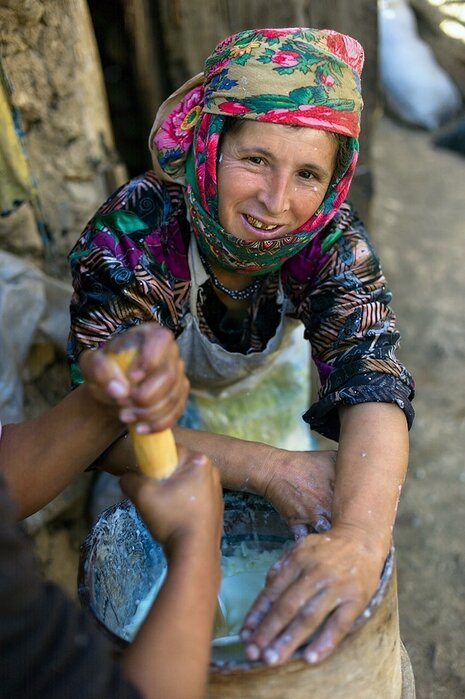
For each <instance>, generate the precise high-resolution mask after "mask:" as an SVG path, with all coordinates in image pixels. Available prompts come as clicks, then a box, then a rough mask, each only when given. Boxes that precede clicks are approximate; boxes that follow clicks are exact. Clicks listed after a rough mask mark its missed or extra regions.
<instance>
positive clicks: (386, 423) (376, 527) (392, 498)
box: [333, 403, 409, 560]
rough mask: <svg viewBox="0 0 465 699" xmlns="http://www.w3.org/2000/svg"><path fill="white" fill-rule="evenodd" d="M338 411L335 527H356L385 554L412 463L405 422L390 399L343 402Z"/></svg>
mask: <svg viewBox="0 0 465 699" xmlns="http://www.w3.org/2000/svg"><path fill="white" fill-rule="evenodd" d="M340 416H341V434H340V440H339V451H338V456H337V460H336V474H337V475H336V486H335V492H334V503H333V527H335V526H339V527H348V528H352V529H353V530H354V532H356V531H357V530H358V531H359V532H360V533H361V534H362V535H363V536H364V537H368V541H369V543H370V545H371V546H373V547H374V550H375V551H377V552H379V555H380V557H385V555H386V554H387V551H388V549H389V546H390V543H391V538H392V529H393V526H394V521H395V517H396V512H397V505H398V501H399V497H400V492H401V489H402V484H403V482H404V479H405V474H406V471H407V466H408V453H409V447H408V430H407V422H406V420H405V416H404V414H403V412H402V411H401V410H400V408H399V407H398V406H396V405H394V404H390V403H363V404H360V405H356V406H351V407H343V408H341V410H340ZM383 560H384V558H383Z"/></svg>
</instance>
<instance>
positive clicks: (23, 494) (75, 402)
mask: <svg viewBox="0 0 465 699" xmlns="http://www.w3.org/2000/svg"><path fill="white" fill-rule="evenodd" d="M127 332H130V333H137V334H138V335H139V336H140V338H141V348H142V349H141V354H140V356H139V359H138V360H137V363H136V364H135V366H134V377H135V378H134V381H135V385H134V386H130V385H129V383H128V380H127V379H126V377H125V376H124V374H123V372H122V371H121V370H120V369H118V367H116V366H115V365H114V364H113V363H112V362H111V361H110V360H109V359H108V358H107V357H106V355H105V353H104V352H103V351H102V350H89V351H87V352H85V353H84V354H83V356H82V358H81V368H82V373H83V376H84V378H85V383H84V384H83V385H82V386H79V387H78V388H77V389H75V390H74V391H73V392H72V393H70V394H68V395H67V396H66V397H65V398H64V399H63V400H62V401H61V402H60V403H59V404H58V405H56V406H54V407H53V408H51V409H50V410H48V411H47V412H45V413H44V414H42V415H40V416H39V417H37V418H35V419H33V420H29V421H27V422H23V423H18V424H11V425H5V426H4V428H3V436H2V439H1V441H0V473H1V474H2V475H3V476H4V478H5V480H6V482H7V485H8V488H9V490H10V493H11V495H12V497H13V499H14V500H15V501H16V502H17V505H18V509H19V513H18V514H19V516H20V517H21V518H23V517H26V516H27V515H29V514H31V513H33V512H35V511H36V510H38V509H40V508H41V507H43V506H44V505H45V504H46V503H47V502H49V501H50V500H51V499H52V498H54V497H55V496H56V495H58V493H60V492H61V491H62V490H63V488H64V487H65V486H66V485H68V483H70V482H71V481H72V480H73V478H75V477H76V476H77V475H78V474H79V473H81V472H82V471H84V469H85V468H87V466H89V465H90V464H91V463H92V462H93V461H94V460H95V459H96V458H97V457H98V456H99V455H100V454H101V453H102V451H104V450H105V449H106V448H107V447H108V446H109V445H110V444H111V443H112V442H113V441H114V440H115V439H117V437H118V436H120V435H121V434H122V433H123V431H124V425H122V424H121V421H122V422H126V423H127V422H137V423H138V425H139V426H140V427H141V429H142V430H144V431H149V430H154V429H156V430H161V429H164V428H166V427H171V426H172V425H173V424H174V422H175V421H176V419H177V418H178V417H179V416H180V415H181V414H182V410H183V408H184V404H185V400H186V397H187V392H188V382H187V379H186V378H185V376H184V371H183V364H182V361H181V360H180V358H179V353H178V350H177V346H176V343H175V340H174V337H173V335H172V333H171V332H170V331H168V330H166V329H165V328H162V327H161V326H159V325H158V324H156V323H148V324H146V325H144V326H140V327H138V328H134V329H131V330H128V331H127ZM110 343H111V340H110ZM120 420H121V421H120Z"/></svg>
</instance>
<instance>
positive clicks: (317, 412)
mask: <svg viewBox="0 0 465 699" xmlns="http://www.w3.org/2000/svg"><path fill="white" fill-rule="evenodd" d="M319 245H321V251H320V256H319V260H320V261H319V268H318V271H317V274H316V275H315V276H314V279H313V283H312V285H311V288H310V290H309V292H308V294H307V297H306V299H305V301H304V303H303V304H302V306H301V319H302V320H303V322H304V324H305V328H306V336H307V337H308V339H309V340H310V342H311V345H312V356H313V360H314V362H315V365H316V367H317V369H318V373H319V378H320V385H321V388H320V391H319V400H318V401H317V402H315V403H314V404H313V405H312V406H311V407H310V409H309V410H308V411H307V413H306V414H305V415H304V420H305V421H306V422H308V423H309V424H310V426H311V427H312V429H314V430H316V431H318V432H320V433H321V434H323V435H325V436H327V437H329V438H331V439H338V437H339V417H338V410H337V408H338V406H339V405H341V404H343V405H355V404H357V403H367V402H384V403H386V402H387V403H396V404H397V405H398V406H399V407H400V408H401V409H402V410H403V411H404V413H405V416H406V419H407V423H408V425H409V427H410V426H411V424H412V421H413V417H414V411H413V408H412V405H411V400H412V398H413V395H414V382H413V379H412V377H411V375H410V373H409V372H408V370H407V369H406V368H405V367H404V366H403V365H402V364H401V362H400V361H399V360H398V359H397V357H396V349H397V348H398V346H399V341H400V334H399V332H398V330H397V328H396V316H395V314H394V311H393V310H392V308H391V306H390V302H391V298H392V294H391V293H390V291H389V290H388V288H387V284H386V279H385V277H384V274H383V272H382V269H381V266H380V263H379V259H378V256H377V254H376V251H375V250H374V248H373V245H372V243H371V242H370V240H369V238H368V235H367V233H366V231H365V229H364V227H363V225H362V224H361V223H360V222H359V221H358V220H357V219H356V218H355V216H354V215H353V214H352V213H351V211H350V209H348V208H347V209H346V210H345V211H343V212H342V213H341V216H339V217H338V220H337V221H336V222H335V224H334V226H333V228H332V230H331V231H330V232H329V234H328V235H327V237H326V238H323V239H322V240H321V241H320V242H319Z"/></svg>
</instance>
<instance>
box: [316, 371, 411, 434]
mask: <svg viewBox="0 0 465 699" xmlns="http://www.w3.org/2000/svg"><path fill="white" fill-rule="evenodd" d="M412 398H413V391H412V389H411V387H410V386H406V385H405V384H404V383H402V381H400V380H399V379H397V378H396V377H395V376H391V375H390V374H376V373H370V374H363V375H362V376H357V377H354V379H352V380H351V381H350V382H349V383H346V384H344V385H343V386H341V387H340V388H338V389H337V390H336V391H333V392H332V393H329V394H328V395H326V396H324V398H321V399H320V400H319V401H318V402H317V403H314V404H313V405H312V406H311V408H310V409H309V410H307V412H306V413H305V415H304V416H303V419H304V420H305V422H307V423H308V424H309V425H310V427H311V429H312V430H315V432H319V433H320V434H322V435H323V436H324V437H328V438H329V439H333V440H335V441H338V440H339V431H340V422H339V413H338V407H339V406H340V405H358V404H359V403H396V404H397V405H398V406H399V408H400V409H401V410H402V411H403V412H404V415H405V418H406V420H407V425H408V429H410V428H411V426H412V423H413V418H414V416H415V412H414V410H413V407H412V403H411V399H412Z"/></svg>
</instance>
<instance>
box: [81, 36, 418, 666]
mask: <svg viewBox="0 0 465 699" xmlns="http://www.w3.org/2000/svg"><path fill="white" fill-rule="evenodd" d="M362 64H363V51H362V48H361V47H360V45H359V44H358V43H357V42H356V41H355V40H354V39H351V38H350V37H347V36H344V35H341V34H339V33H337V32H334V31H330V30H314V29H303V28H296V29H265V30H248V31H244V32H240V33H239V34H236V35H234V36H232V37H229V38H227V39H226V40H225V41H223V42H221V43H220V44H219V45H218V46H217V47H216V49H215V50H214V52H213V53H212V55H211V56H210V57H209V58H208V59H207V61H206V64H205V73H204V75H201V76H197V77H196V78H194V79H192V80H191V81H189V82H188V83H187V84H186V85H185V86H183V87H182V88H180V89H179V90H178V91H177V92H176V93H174V95H173V96H172V97H171V98H169V99H168V100H167V101H166V102H165V103H164V105H162V107H161V109H160V111H159V114H158V115H157V119H156V121H155V124H154V128H153V130H152V133H151V136H150V147H151V150H152V153H153V160H154V171H153V172H152V171H151V172H148V173H146V174H145V175H143V176H141V177H138V178H135V179H134V180H132V181H131V182H130V183H128V184H127V185H125V186H124V187H122V188H121V189H120V190H119V191H118V192H117V193H115V194H114V195H112V196H111V197H110V199H109V200H108V201H107V202H106V203H105V204H104V205H103V207H102V208H101V209H100V210H99V212H98V213H97V215H96V216H95V217H94V218H93V220H92V221H91V222H90V224H89V225H88V226H87V228H86V230H85V231H84V233H83V235H82V237H81V239H80V240H79V242H78V243H77V245H76V246H75V248H74V250H73V252H72V254H71V257H70V260H71V267H72V271H73V280H74V289H75V293H74V295H73V300H72V304H71V314H72V326H71V338H70V346H69V354H70V359H71V361H72V362H75V361H76V358H77V357H78V356H79V353H80V352H81V351H82V349H83V348H84V347H87V346H93V345H96V344H98V343H100V342H104V341H106V339H107V338H108V337H109V336H111V335H112V334H113V333H115V332H118V331H120V330H121V329H122V328H124V327H127V326H128V325H131V324H135V323H142V322H144V321H146V320H149V319H151V318H156V319H157V320H158V321H159V322H160V323H161V324H163V325H165V326H167V327H169V328H171V329H172V330H173V332H174V333H175V335H176V338H177V343H178V346H179V348H180V352H181V355H182V357H183V359H184V361H185V363H186V371H187V374H188V376H189V379H190V382H191V387H192V391H191V394H192V395H193V396H194V400H193V401H192V405H191V408H192V410H191V411H190V412H189V411H188V414H187V416H185V417H186V421H185V423H184V424H187V425H189V426H191V427H200V429H201V431H194V432H192V431H191V430H189V429H186V428H181V427H180V428H178V429H177V439H178V440H179V441H181V442H182V443H184V444H186V445H189V444H195V445H196V448H198V449H200V450H201V451H204V452H205V453H207V454H208V455H209V456H210V457H211V458H212V459H213V460H214V461H215V462H216V463H217V464H218V465H219V467H220V471H221V475H222V482H223V485H224V486H225V487H228V488H236V489H245V490H250V491H252V492H256V493H258V494H262V495H264V496H265V497H267V498H268V499H269V500H270V501H271V502H272V503H273V504H274V505H275V506H276V507H277V508H278V509H279V510H280V511H281V513H282V514H283V515H284V516H286V517H287V518H288V520H289V522H290V523H291V525H293V526H294V527H295V530H296V533H298V534H299V535H300V537H301V538H300V539H299V542H298V545H297V546H295V547H294V548H293V549H292V550H291V551H290V552H289V553H288V554H286V555H285V557H284V558H283V559H282V560H281V561H280V562H279V563H278V564H277V565H276V566H275V567H274V568H273V569H272V570H271V571H270V573H269V576H268V579H267V582H266V586H265V589H264V591H263V593H262V594H261V595H260V596H259V598H258V600H257V601H256V603H255V604H254V605H253V607H252V609H251V610H250V613H249V614H248V615H247V617H246V619H245V622H244V627H243V631H242V638H243V640H244V642H245V644H246V652H247V655H248V657H249V658H250V659H258V658H261V659H263V660H264V661H265V662H267V663H270V664H273V663H280V662H283V661H284V660H286V659H287V658H288V657H289V656H290V654H291V653H292V652H293V651H294V650H295V648H297V647H298V646H299V645H301V644H302V643H303V642H304V641H305V639H306V638H307V637H308V636H309V635H310V634H311V633H312V632H313V631H315V630H316V629H317V627H319V626H320V629H319V633H318V634H317V635H316V638H315V639H314V640H313V641H312V642H311V643H309V644H307V646H306V649H305V657H306V659H307V660H308V661H309V662H319V661H321V660H322V659H324V658H325V657H326V656H327V655H329V653H331V652H332V650H333V649H334V648H335V646H336V645H337V643H338V642H339V641H340V640H341V638H343V637H344V636H345V635H346V633H347V632H348V631H349V629H350V628H351V626H352V624H353V622H354V620H355V619H356V618H357V616H358V615H359V614H360V613H361V612H362V611H363V609H364V608H365V607H366V605H367V603H368V601H369V599H370V596H371V595H372V594H373V592H374V590H375V588H376V586H377V583H378V581H379V576H380V572H381V569H382V566H383V562H384V560H385V558H386V555H387V553H388V550H389V547H390V543H391V535H392V527H393V523H394V519H395V512H396V507H397V501H398V497H399V493H400V489H401V486H402V483H403V480H404V477H405V472H406V468H407V460H408V437H407V430H408V426H409V425H410V424H411V421H412V419H413V411H412V408H411V404H410V399H411V398H412V396H413V382H412V380H411V377H410V375H409V374H408V372H407V371H406V369H405V368H404V367H402V366H401V365H400V363H399V362H398V361H397V359H396V357H395V348H396V346H397V344H398V340H399V335H398V332H397V331H396V328H395V317H394V315H393V312H392V310H391V309H390V307H389V305H388V304H389V301H390V298H391V295H390V293H389V292H388V291H387V289H386V283H385V279H384V277H383V274H382V271H381V269H380V266H379V262H378V259H377V257H376V254H375V252H374V250H373V248H372V246H371V244H370V242H369V240H368V237H367V234H366V232H365V230H364V228H363V225H362V224H361V222H360V221H359V220H358V219H357V217H356V215H355V213H354V212H353V211H352V209H351V207H350V205H349V204H347V203H345V197H346V195H347V192H348V188H349V185H350V181H351V178H352V175H353V172H354V168H355V165H356V162H357V154H358V140H357V137H358V134H359V127H360V112H361V109H362V99H361V95H360V72H361V69H362ZM296 325H298V326H300V327H303V329H304V333H305V338H306V339H307V340H308V341H310V344H311V349H312V355H313V360H314V363H315V365H316V367H317V369H318V372H319V377H320V381H321V389H320V393H319V400H318V401H317V402H316V403H315V404H314V405H312V406H311V407H310V408H309V409H307V408H308V405H307V406H305V408H301V400H302V395H303V396H304V399H307V396H308V392H307V386H306V385H305V384H304V382H303V381H302V380H301V379H299V377H298V376H297V379H296V375H295V373H292V372H291V374H289V373H288V368H289V365H292V361H291V360H289V361H288V362H287V363H285V364H283V365H281V364H280V360H281V357H282V355H283V354H284V352H285V351H286V352H288V349H289V346H291V347H293V345H292V344H291V345H289V343H290V342H291V341H292V340H293V339H294V333H295V326H296ZM307 344H308V343H307ZM292 352H294V350H292V351H291V352H290V354H291V356H292ZM294 369H295V367H294ZM257 375H258V376H259V378H258V379H256V376H257ZM289 375H290V376H291V379H289V380H288V376H289ZM273 384H275V385H277V387H278V388H277V397H278V400H277V402H278V403H281V404H283V405H284V409H283V410H282V411H281V414H279V413H278V419H277V420H276V417H275V416H274V417H273V418H272V427H273V430H274V429H275V428H276V430H279V427H280V426H282V425H283V424H284V426H285V430H284V431H286V430H288V429H290V428H289V419H288V418H289V415H292V409H293V408H294V409H295V410H296V411H297V412H298V417H297V416H295V415H294V417H293V420H294V422H295V421H296V420H299V422H300V415H302V413H303V412H305V414H304V416H303V417H304V421H305V422H306V423H309V424H310V426H311V428H312V429H314V430H316V431H319V432H321V433H322V434H324V435H326V436H329V437H331V438H333V439H338V440H339V450H338V453H337V457H335V458H336V463H335V472H336V477H335V485H334V499H333V502H332V513H331V518H332V529H331V532H329V533H327V532H326V533H325V530H327V529H328V526H329V523H328V520H329V506H330V496H331V485H332V479H333V473H332V461H333V458H334V455H333V454H332V453H330V452H311V451H308V449H309V447H308V444H305V442H304V441H303V440H301V441H300V442H298V443H297V444H298V445H300V446H296V443H295V442H294V443H293V450H292V451H291V450H287V449H286V448H285V447H286V445H285V444H283V443H282V441H281V439H280V437H279V438H278V440H277V441H275V442H274V443H273V442H272V440H270V439H266V438H263V436H262V434H261V433H258V435H257V433H256V432H255V431H253V432H252V431H251V433H250V434H247V430H246V429H245V432H243V433H240V434H238V433H237V432H236V433H235V432H234V429H232V430H230V431H229V432H228V429H229V427H228V425H227V424H224V425H223V424H222V422H221V419H222V417H223V414H224V412H225V411H227V410H229V413H228V418H229V414H230V413H231V412H232V411H231V410H230V409H229V403H228V401H230V400H232V401H233V402H234V401H236V400H238V401H239V406H240V410H237V411H236V412H239V413H240V415H241V416H242V417H243V420H244V422H245V423H247V422H248V421H249V420H250V421H253V419H254V410H255V409H256V408H255V406H256V403H257V395H259V396H260V400H265V399H266V397H267V396H268V392H269V391H270V390H272V388H273ZM302 385H303V386H304V393H303V394H302V393H301V392H300V391H299V386H300V388H302ZM238 386H239V388H237V387H238ZM289 386H291V389H290V391H289V393H290V398H289V399H288V398H287V396H286V389H287V388H289ZM305 392H307V393H305ZM238 396H239V398H238ZM293 396H295V399H294V400H293V398H292V397H293ZM208 401H210V403H209V402H208ZM212 404H213V409H212V408H211V405H212ZM260 407H261V406H260V404H259V409H260ZM278 407H279V406H278ZM212 413H214V414H215V419H212V417H211V414H212ZM259 415H260V420H259V421H261V422H262V423H263V427H264V428H265V430H264V432H265V433H266V428H267V421H268V418H267V414H266V413H265V414H263V413H259ZM205 416H206V417H205ZM228 421H229V420H228ZM211 424H213V428H212V427H211ZM214 432H218V433H225V434H229V435H231V434H232V435H233V437H238V436H240V437H243V438H245V439H249V440H251V441H243V440H239V439H234V438H233V437H231V436H224V434H223V435H221V434H214ZM270 445H271V446H270ZM283 447H284V448H283ZM308 525H310V526H311V527H312V532H315V531H319V532H321V533H320V534H315V533H311V534H308V531H307V530H306V526H308Z"/></svg>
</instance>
